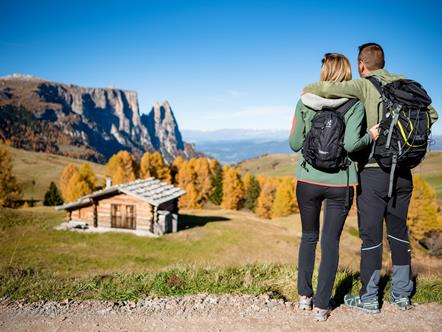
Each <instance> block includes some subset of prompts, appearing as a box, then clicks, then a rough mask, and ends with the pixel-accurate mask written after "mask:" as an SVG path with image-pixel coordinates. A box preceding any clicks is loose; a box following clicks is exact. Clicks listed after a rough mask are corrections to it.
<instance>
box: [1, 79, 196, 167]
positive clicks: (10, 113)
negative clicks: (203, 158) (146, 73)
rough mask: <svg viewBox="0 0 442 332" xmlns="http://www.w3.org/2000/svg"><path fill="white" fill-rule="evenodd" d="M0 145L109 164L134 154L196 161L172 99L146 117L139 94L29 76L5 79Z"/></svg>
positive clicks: (2, 94)
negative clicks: (124, 154)
mask: <svg viewBox="0 0 442 332" xmlns="http://www.w3.org/2000/svg"><path fill="white" fill-rule="evenodd" d="M0 141H3V142H6V143H7V144H10V145H12V146H15V147H18V148H24V149H28V150H36V151H45V152H50V153H56V154H61V155H67V156H71V157H76V158H83V159H89V160H93V161H98V162H106V161H107V159H108V158H109V157H110V156H112V155H113V154H114V153H116V152H118V151H120V150H128V151H129V152H131V153H132V154H134V155H135V156H136V157H138V158H140V157H141V156H142V155H143V154H144V152H153V151H155V150H157V151H160V152H161V153H162V154H163V157H164V159H165V160H166V161H167V162H171V161H172V160H173V159H175V158H176V157H177V156H178V155H180V156H183V157H193V156H196V155H197V153H196V152H195V151H194V150H193V147H192V146H191V145H189V144H187V143H185V142H183V140H182V137H181V133H180V131H179V129H178V124H177V122H176V119H175V117H174V115H173V112H172V109H171V107H170V105H169V103H168V102H167V101H163V102H161V103H158V102H156V103H155V104H154V106H153V107H152V109H151V111H150V112H149V114H147V115H145V114H143V115H142V116H140V112H139V107H138V98H137V93H136V92H135V91H125V90H121V89H115V88H84V87H80V86H77V85H73V84H64V83H56V82H50V81H46V80H41V79H35V78H34V77H29V76H27V75H10V76H8V77H6V78H5V77H3V78H0Z"/></svg>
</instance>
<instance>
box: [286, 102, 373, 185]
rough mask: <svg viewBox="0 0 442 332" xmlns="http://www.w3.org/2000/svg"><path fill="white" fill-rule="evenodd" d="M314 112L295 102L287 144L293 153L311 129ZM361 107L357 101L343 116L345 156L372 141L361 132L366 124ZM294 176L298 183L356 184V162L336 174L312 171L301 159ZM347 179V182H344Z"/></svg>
mask: <svg viewBox="0 0 442 332" xmlns="http://www.w3.org/2000/svg"><path fill="white" fill-rule="evenodd" d="M315 113H316V111H315V110H313V109H311V108H309V107H307V106H305V105H304V104H303V103H302V101H301V100H299V101H298V103H297V105H296V110H295V116H294V117H293V125H292V129H291V131H290V138H289V143H290V147H291V149H292V150H293V151H295V152H298V151H300V150H301V149H302V147H303V144H304V140H305V137H306V135H307V133H308V132H309V130H310V128H311V121H312V119H313V117H314V115H315ZM364 118H365V112H364V107H363V105H362V103H361V102H360V101H358V102H357V103H356V104H355V105H354V106H353V107H352V108H351V109H350V110H348V111H347V113H346V114H345V116H344V121H345V124H346V126H345V134H344V148H345V150H346V151H347V152H348V153H352V152H356V151H359V150H361V149H363V148H364V147H366V146H367V145H369V144H371V142H372V140H371V137H370V135H369V134H368V133H367V132H365V133H364V132H362V135H361V131H363V129H362V128H363V127H362V125H363V123H364V121H365V119H364ZM295 177H296V178H297V179H298V180H299V181H304V182H309V183H313V184H318V185H325V186H338V187H340V186H346V185H347V183H348V184H349V185H352V186H354V185H357V184H358V177H357V170H356V165H355V162H354V161H353V160H352V159H351V155H350V165H349V167H348V179H347V171H346V170H340V171H339V172H337V173H327V172H323V171H320V170H318V169H315V168H314V167H313V166H311V165H310V164H308V163H306V162H305V163H304V158H303V157H302V156H300V157H299V158H298V163H297V167H296V172H295ZM347 180H348V182H347Z"/></svg>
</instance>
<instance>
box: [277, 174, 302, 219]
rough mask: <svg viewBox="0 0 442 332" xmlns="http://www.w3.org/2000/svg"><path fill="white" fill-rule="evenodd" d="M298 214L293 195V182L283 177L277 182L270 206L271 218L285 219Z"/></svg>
mask: <svg viewBox="0 0 442 332" xmlns="http://www.w3.org/2000/svg"><path fill="white" fill-rule="evenodd" d="M296 212H299V209H298V204H297V201H296V195H295V181H294V179H293V178H291V177H284V178H283V179H281V180H280V181H279V184H278V187H277V188H276V192H275V200H274V202H273V206H272V218H278V217H285V216H288V215H290V214H293V213H296Z"/></svg>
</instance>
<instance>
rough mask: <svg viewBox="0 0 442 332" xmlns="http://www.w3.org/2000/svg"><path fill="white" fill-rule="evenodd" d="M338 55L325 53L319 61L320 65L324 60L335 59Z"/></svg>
mask: <svg viewBox="0 0 442 332" xmlns="http://www.w3.org/2000/svg"><path fill="white" fill-rule="evenodd" d="M338 55H339V54H338V53H325V54H324V57H323V58H322V60H321V64H324V62H325V60H327V59H328V58H334V57H337V56H338Z"/></svg>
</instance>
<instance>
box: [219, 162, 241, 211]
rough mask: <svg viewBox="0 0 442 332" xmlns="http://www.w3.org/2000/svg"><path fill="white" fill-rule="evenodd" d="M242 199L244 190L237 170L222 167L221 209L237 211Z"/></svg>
mask: <svg viewBox="0 0 442 332" xmlns="http://www.w3.org/2000/svg"><path fill="white" fill-rule="evenodd" d="M243 199H244V189H243V184H242V181H241V176H240V174H239V172H238V170H237V169H235V168H233V167H230V166H227V165H226V166H224V167H223V200H222V202H221V207H222V208H224V209H229V210H237V209H239V208H241V204H242V202H243Z"/></svg>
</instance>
